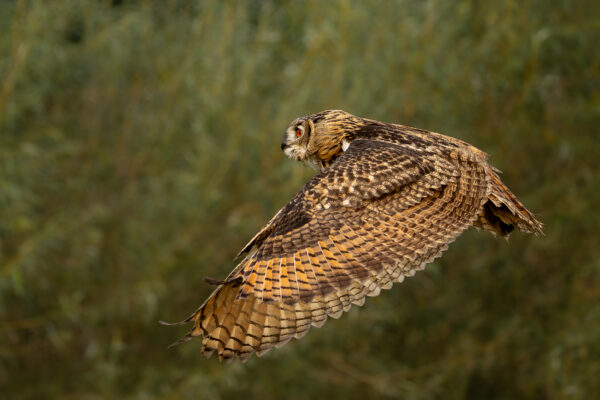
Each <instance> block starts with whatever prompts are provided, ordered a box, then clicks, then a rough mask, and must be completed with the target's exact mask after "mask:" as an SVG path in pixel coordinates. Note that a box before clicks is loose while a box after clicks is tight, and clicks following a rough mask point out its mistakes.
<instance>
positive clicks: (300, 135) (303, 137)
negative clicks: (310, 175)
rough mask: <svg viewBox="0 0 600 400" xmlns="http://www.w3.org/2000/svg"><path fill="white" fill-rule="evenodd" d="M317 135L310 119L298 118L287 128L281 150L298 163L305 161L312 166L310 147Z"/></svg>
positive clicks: (313, 161) (314, 161)
mask: <svg viewBox="0 0 600 400" xmlns="http://www.w3.org/2000/svg"><path fill="white" fill-rule="evenodd" d="M314 135H315V125H314V123H313V121H312V120H311V119H310V117H302V118H298V119H296V120H294V121H292V123H291V124H290V125H289V126H288V127H287V129H286V130H285V134H284V136H283V141H282V142H281V150H283V152H284V153H285V155H286V156H288V157H289V158H291V159H292V160H296V161H304V162H306V163H308V164H310V165H313V164H314V163H316V160H313V157H312V155H313V154H311V152H309V147H310V143H311V139H312V136H314Z"/></svg>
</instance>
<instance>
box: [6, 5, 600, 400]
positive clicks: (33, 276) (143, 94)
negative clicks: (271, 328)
mask: <svg viewBox="0 0 600 400" xmlns="http://www.w3.org/2000/svg"><path fill="white" fill-rule="evenodd" d="M599 16H600V2H598V1H593V0H589V1H571V0H554V1H551V0H490V1H485V2H479V1H472V0H457V1H441V0H440V1H436V0H425V1H418V0H415V1H409V0H404V1H402V0H398V1H352V0H335V1H274V0H273V1H269V0H262V1H261V0H253V1H246V2H242V1H223V0H220V1H216V0H215V1H193V2H192V1H159V0H156V1H127V0H123V1H99V0H97V1H66V0H58V1H52V2H50V1H2V3H1V4H0V32H1V35H0V393H1V394H0V397H2V398H23V399H27V398H32V399H39V398H66V399H100V398H132V399H150V398H165V399H178V398H190V399H192V398H193V399H220V398H221V399H225V398H236V397H242V396H243V397H244V398H246V399H281V398H288V399H294V398H296V399H302V398H331V399H333V398H360V399H362V398H379V399H387V398H406V399H546V398H547V399H592V398H600V378H599V377H600V235H599V233H598V231H599V228H600V213H599V208H600V178H599V173H600V168H599V167H598V164H599V157H600V137H599V135H600V132H599V128H598V127H599V126H600V51H599V47H598V46H599V43H600V17H599ZM327 108H342V109H345V110H347V111H349V112H352V113H354V114H356V115H360V116H364V117H369V118H374V119H380V120H384V121H388V122H398V123H403V124H406V125H412V126H417V127H420V128H425V129H429V130H433V131H437V132H442V133H445V134H448V135H452V136H455V137H458V138H461V139H464V140H466V141H468V142H471V143H473V144H474V145H476V146H478V147H480V148H482V149H484V150H485V151H486V152H488V153H489V154H490V157H491V158H490V160H491V162H492V163H493V164H494V165H495V166H497V167H498V168H500V169H501V170H503V171H504V174H503V180H504V181H505V182H506V184H507V185H508V186H509V187H510V188H511V189H512V190H513V191H514V192H515V193H516V194H517V195H518V196H519V198H520V199H521V200H522V201H523V202H524V204H525V205H526V206H527V207H528V208H530V209H531V210H532V211H533V212H534V213H536V215H537V216H538V217H539V218H540V219H541V220H542V221H543V222H544V223H545V236H543V237H533V236H528V235H525V234H522V233H515V234H514V235H513V236H512V238H511V240H510V242H509V243H507V242H506V241H504V240H502V239H498V238H494V237H492V236H491V235H489V234H484V233H482V232H477V231H468V232H466V233H465V234H464V235H462V236H461V237H460V238H459V239H458V240H457V241H456V242H455V243H454V244H453V245H452V246H451V248H450V250H448V251H447V252H446V254H445V256H444V257H443V258H442V259H438V260H437V261H436V262H435V263H433V264H431V265H430V266H428V268H427V269H426V270H425V271H424V272H421V273H419V274H417V275H416V276H415V277H414V278H411V279H409V280H407V281H405V282H404V283H403V284H401V285H396V286H395V287H394V288H393V290H390V291H386V292H384V293H382V294H381V295H380V296H379V297H377V298H372V299H369V300H368V301H367V303H366V305H365V306H364V307H362V308H360V309H358V308H354V309H352V310H351V311H350V312H349V313H348V314H346V315H345V316H344V317H343V318H341V319H339V320H330V321H329V322H328V323H327V324H326V325H325V327H324V328H322V329H312V330H311V331H310V332H309V334H308V335H307V336H305V338H304V339H302V340H301V341H292V342H291V343H290V344H288V345H286V346H285V347H283V348H282V349H279V350H274V351H271V352H270V353H268V354H267V355H265V356H264V357H263V358H256V357H253V358H252V359H251V360H249V361H248V362H247V363H246V364H241V363H232V364H229V365H226V364H221V363H219V362H218V361H217V360H216V359H215V358H212V359H209V360H205V359H204V358H203V357H202V356H201V354H200V346H201V343H200V341H199V340H196V341H193V342H191V343H187V344H185V345H181V346H178V347H175V348H172V349H167V346H168V345H169V344H170V343H172V342H173V341H175V340H177V339H178V338H179V337H181V336H182V335H183V334H185V333H186V330H187V327H164V326H161V325H159V324H158V323H157V321H158V320H159V319H164V320H171V321H174V320H180V319H183V318H185V317H186V316H187V315H188V314H189V313H191V312H192V311H193V310H194V309H195V308H196V307H197V306H199V305H200V303H201V302H202V301H203V300H204V298H205V296H207V295H208V294H209V293H210V291H211V290H212V288H211V287H209V286H208V285H207V284H206V283H204V282H203V278H204V277H205V276H211V277H214V278H222V277H224V276H225V275H226V274H227V273H228V272H229V271H230V269H231V268H232V267H233V265H234V263H233V261H232V259H233V257H234V255H235V254H236V253H237V251H238V250H239V249H240V248H241V247H242V246H243V245H244V244H245V243H246V241H247V240H248V239H249V238H251V237H252V235H253V234H254V233H255V232H256V231H257V230H258V229H259V228H260V227H261V226H262V225H263V224H264V223H265V222H266V221H267V220H268V219H269V218H270V217H271V216H272V215H273V214H274V213H275V212H276V211H277V210H278V209H279V208H280V207H281V206H283V205H284V204H285V203H286V201H287V200H289V199H290V198H291V197H292V195H293V194H294V193H296V191H297V190H298V189H299V188H300V187H301V185H302V184H303V182H304V181H305V180H306V179H308V177H310V176H311V175H312V174H314V172H313V171H311V170H309V169H307V168H306V167H304V166H302V165H299V164H296V163H294V162H292V161H291V160H288V159H285V158H284V157H283V155H282V153H281V151H280V148H279V143H280V141H281V138H282V135H283V130H284V128H285V127H286V126H287V124H288V123H289V122H290V121H291V120H292V119H294V118H296V117H298V116H301V115H305V114H309V113H313V112H317V111H320V110H322V109H327Z"/></svg>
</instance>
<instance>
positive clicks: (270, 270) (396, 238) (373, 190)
mask: <svg viewBox="0 0 600 400" xmlns="http://www.w3.org/2000/svg"><path fill="white" fill-rule="evenodd" d="M356 142H362V143H356ZM368 142H369V141H355V142H352V144H351V145H350V147H349V148H348V150H347V151H346V152H345V153H344V154H343V155H342V156H341V157H339V159H338V160H337V161H336V162H334V163H333V164H332V165H331V166H330V167H329V168H326V169H324V170H323V171H322V172H321V173H320V174H318V175H317V176H315V177H314V178H313V179H311V180H310V181H309V182H308V183H307V184H306V185H305V186H304V188H303V189H302V190H301V191H300V192H299V193H298V194H297V195H296V196H295V197H294V199H292V201H290V203H288V204H287V205H286V206H285V207H284V208H283V209H282V210H281V211H280V212H278V213H277V214H276V216H275V217H274V218H273V219H272V220H271V221H270V222H269V224H267V226H266V227H265V228H263V229H262V230H261V231H260V232H259V233H258V234H257V235H256V236H255V237H254V238H253V239H252V240H251V242H250V243H249V244H248V245H247V246H246V247H245V248H244V249H243V252H245V253H247V256H246V259H244V260H243V261H242V262H241V263H240V265H239V266H238V268H236V269H235V270H234V271H233V272H232V274H230V276H229V277H228V278H227V280H226V281H225V282H224V283H223V284H221V285H220V286H219V287H218V288H217V290H215V292H213V294H212V295H211V296H210V297H209V299H208V300H207V301H206V302H205V303H204V304H203V305H202V306H201V307H200V309H198V311H196V313H194V314H193V315H192V316H191V317H190V318H188V320H189V321H194V324H195V326H194V329H192V331H191V332H190V333H189V335H188V337H192V336H200V335H202V336H203V352H204V354H205V355H210V354H211V353H212V352H213V351H215V350H216V351H217V352H218V353H219V356H220V357H221V358H224V359H227V360H228V359H231V358H233V357H238V358H241V359H242V360H245V359H247V358H248V357H249V356H250V355H251V354H252V353H254V352H256V353H257V354H259V355H261V354H264V353H265V352H266V351H268V350H269V349H270V348H272V347H273V346H281V345H283V344H285V343H287V341H289V340H290V339H291V338H292V337H295V338H299V337H302V336H303V335H304V334H306V332H307V331H308V329H309V327H310V326H311V325H312V326H315V327H320V326H322V325H323V324H324V323H325V321H326V320H327V317H328V316H331V317H334V318H337V317H339V316H340V315H341V314H342V313H343V312H344V311H348V310H349V309H350V307H351V305H352V304H355V305H362V304H363V303H364V300H365V297H366V296H374V295H377V294H378V293H379V291H380V290H381V289H389V288H390V287H391V286H392V284H393V283H394V282H401V281H402V280H403V279H404V278H405V277H406V276H411V275H413V274H414V273H415V271H416V270H419V269H422V268H423V267H424V265H425V264H426V263H427V262H430V261H431V260H433V259H434V258H435V257H437V256H439V255H440V254H441V252H442V251H444V250H445V249H446V248H447V245H448V243H450V242H451V241H453V240H454V239H455V238H456V236H458V234H460V232H462V231H463V230H464V229H466V228H467V227H469V226H470V225H472V224H473V222H474V221H475V220H476V219H477V218H479V217H480V216H481V213H480V209H481V207H482V205H483V203H484V202H485V201H486V200H487V195H488V192H489V189H488V186H489V185H488V180H489V177H488V174H487V171H486V169H485V167H484V166H481V165H478V164H477V163H476V162H475V161H473V160H469V159H465V158H460V157H458V156H456V157H452V156H451V155H448V154H446V155H445V157H446V158H444V157H441V156H440V155H439V154H438V155H436V157H437V158H436V157H432V155H431V154H420V153H418V152H416V151H415V150H414V149H405V148H402V147H400V146H398V145H391V144H384V143H380V142H377V143H368ZM430 160H434V161H430ZM357 166H360V168H357ZM358 170H360V171H362V173H359V172H357V171H358ZM252 249H254V251H252Z"/></svg>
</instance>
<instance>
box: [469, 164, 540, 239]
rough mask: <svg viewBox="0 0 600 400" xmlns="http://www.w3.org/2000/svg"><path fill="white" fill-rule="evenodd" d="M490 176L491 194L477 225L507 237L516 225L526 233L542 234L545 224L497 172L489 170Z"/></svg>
mask: <svg viewBox="0 0 600 400" xmlns="http://www.w3.org/2000/svg"><path fill="white" fill-rule="evenodd" d="M488 176H489V178H490V180H489V181H490V185H491V190H490V194H489V196H488V201H487V202H486V203H485V204H484V205H483V208H482V210H481V214H480V216H479V219H478V220H477V222H476V223H475V225H476V226H478V227H480V228H483V229H486V230H488V231H491V232H492V233H495V234H499V235H500V236H503V237H505V238H508V236H509V235H510V233H511V232H512V231H513V230H514V229H515V227H516V228H518V229H519V230H521V231H523V232H526V233H534V234H536V235H537V234H542V233H543V226H544V225H543V224H542V223H541V222H540V221H538V220H537V219H536V218H535V217H534V216H533V214H532V213H531V212H530V211H529V210H527V209H526V208H525V206H523V204H521V202H520V201H519V200H518V199H517V197H516V196H515V195H514V194H512V192H511V191H510V189H509V188H508V187H506V185H505V184H504V183H502V181H501V180H500V177H499V176H498V175H497V174H496V172H494V171H492V170H489V172H488Z"/></svg>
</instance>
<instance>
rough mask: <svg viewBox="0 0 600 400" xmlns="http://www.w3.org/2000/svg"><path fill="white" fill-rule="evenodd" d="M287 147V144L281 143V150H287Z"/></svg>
mask: <svg viewBox="0 0 600 400" xmlns="http://www.w3.org/2000/svg"><path fill="white" fill-rule="evenodd" d="M286 147H287V144H285V141H283V142H281V150H282V151H283V150H285V148H286Z"/></svg>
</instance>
